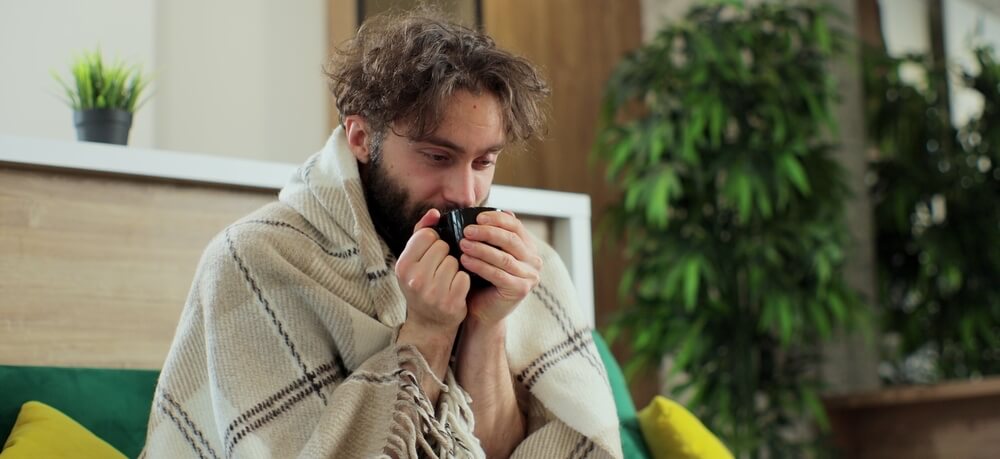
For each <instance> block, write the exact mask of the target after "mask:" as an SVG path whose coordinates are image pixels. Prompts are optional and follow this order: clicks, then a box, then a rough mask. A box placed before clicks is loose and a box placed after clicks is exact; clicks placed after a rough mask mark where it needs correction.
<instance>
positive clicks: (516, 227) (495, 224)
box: [464, 212, 542, 269]
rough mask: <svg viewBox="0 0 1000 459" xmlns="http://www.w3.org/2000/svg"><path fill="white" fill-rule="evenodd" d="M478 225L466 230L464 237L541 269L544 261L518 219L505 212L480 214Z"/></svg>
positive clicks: (470, 226)
mask: <svg viewBox="0 0 1000 459" xmlns="http://www.w3.org/2000/svg"><path fill="white" fill-rule="evenodd" d="M476 223H478V224H476V225H469V226H468V227H466V228H465V233H464V236H465V237H466V238H467V239H469V240H471V241H476V242H484V243H486V244H489V245H491V246H494V247H496V248H499V249H500V250H502V251H504V252H507V253H508V254H510V255H512V256H513V257H514V258H515V259H517V260H520V261H522V262H525V263H527V264H529V265H531V266H533V267H535V268H536V269H541V267H542V259H541V257H539V256H538V250H537V249H536V248H535V244H534V241H533V239H532V238H531V236H530V235H529V234H528V231H527V230H526V229H525V228H524V225H523V224H522V223H521V221H520V220H518V219H517V217H514V216H513V215H512V214H508V213H504V212H483V213H481V214H479V217H478V218H477V219H476ZM487 261H489V260H487ZM496 261H503V260H496ZM503 262H507V261H503ZM498 266H501V265H498Z"/></svg>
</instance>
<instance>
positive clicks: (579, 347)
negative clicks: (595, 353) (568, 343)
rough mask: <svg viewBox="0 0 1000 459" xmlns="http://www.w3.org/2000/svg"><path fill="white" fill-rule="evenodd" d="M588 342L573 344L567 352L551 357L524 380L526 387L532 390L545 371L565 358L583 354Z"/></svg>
mask: <svg viewBox="0 0 1000 459" xmlns="http://www.w3.org/2000/svg"><path fill="white" fill-rule="evenodd" d="M586 344H587V343H576V344H574V345H573V347H572V348H570V349H567V350H566V352H564V353H562V354H560V355H559V356H558V357H556V358H554V359H550V360H549V361H547V362H545V364H544V365H542V366H541V367H539V368H538V371H537V372H536V373H535V374H534V375H532V376H531V377H530V378H528V380H527V381H525V382H524V388H525V389H527V390H531V388H532V387H534V386H535V383H536V382H538V379H539V378H541V377H542V375H543V374H545V372H547V371H549V369H551V368H552V367H555V366H556V365H558V364H559V362H562V361H563V360H566V359H567V358H569V357H572V356H573V355H574V354H582V353H583V352H584V349H585V346H586Z"/></svg>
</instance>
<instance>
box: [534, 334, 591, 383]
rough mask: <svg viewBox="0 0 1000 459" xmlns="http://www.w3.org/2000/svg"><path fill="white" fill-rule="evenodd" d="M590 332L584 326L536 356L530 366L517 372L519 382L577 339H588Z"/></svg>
mask: <svg viewBox="0 0 1000 459" xmlns="http://www.w3.org/2000/svg"><path fill="white" fill-rule="evenodd" d="M589 332H590V329H589V328H584V329H581V330H577V331H576V333H573V334H571V335H569V336H568V337H566V339H564V340H562V342H560V343H559V344H556V345H555V346H553V347H552V348H550V349H549V350H547V351H545V352H544V353H543V354H542V355H540V356H538V357H536V358H535V360H532V361H531V363H530V364H528V366H527V367H525V368H524V370H521V372H520V373H518V374H517V380H518V382H523V381H524V378H527V377H528V374H529V373H531V372H532V371H534V369H535V367H537V366H539V365H541V364H542V363H544V362H545V361H546V360H548V359H550V358H552V357H553V356H555V355H556V354H557V353H558V352H561V351H562V350H563V349H566V348H568V347H570V346H572V345H573V344H575V343H576V342H577V341H581V340H584V339H586V337H587V336H589ZM591 339H593V338H592V337H591Z"/></svg>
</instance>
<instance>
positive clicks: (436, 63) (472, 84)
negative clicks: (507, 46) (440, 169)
mask: <svg viewBox="0 0 1000 459" xmlns="http://www.w3.org/2000/svg"><path fill="white" fill-rule="evenodd" d="M326 75H327V77H328V78H329V87H330V91H331V92H332V93H333V96H334V97H335V98H336V102H337V110H338V111H339V112H340V121H341V123H343V120H344V117H345V116H349V115H360V116H362V117H363V118H364V119H365V120H366V121H367V122H368V124H369V127H370V128H371V129H372V131H373V134H374V137H375V139H373V140H375V141H376V142H377V141H378V140H380V139H381V138H382V136H383V135H384V133H385V130H386V129H387V128H389V127H392V125H393V124H394V123H396V122H397V121H399V122H401V124H402V126H400V127H401V128H403V129H405V132H404V133H403V134H404V135H406V136H407V137H409V138H412V139H424V138H426V137H428V136H430V135H431V134H433V132H434V131H435V130H437V128H438V126H439V125H440V123H441V121H442V118H443V116H444V112H443V110H444V105H445V104H446V103H447V102H448V100H449V98H450V96H451V95H452V94H453V93H454V92H455V91H457V90H466V91H469V92H472V93H474V94H481V93H482V92H483V91H488V92H489V93H491V94H493V95H494V96H496V98H497V101H498V102H499V104H500V107H501V111H502V116H503V121H504V129H505V134H506V138H507V141H508V142H511V143H521V142H523V141H525V140H527V139H529V138H531V137H534V136H540V135H541V133H542V129H543V126H544V123H545V110H544V108H543V107H542V101H543V100H544V99H545V97H546V96H547V95H548V94H549V87H548V85H547V84H546V83H545V81H544V80H543V79H542V77H541V75H540V74H539V72H538V70H537V69H536V68H535V67H534V66H533V65H532V64H531V63H530V62H528V61H527V60H526V59H524V58H522V57H518V56H515V55H513V54H511V53H509V52H507V51H504V50H502V49H500V48H498V47H497V46H496V43H494V41H493V39H492V38H490V37H489V36H487V35H485V34H483V33H482V32H479V31H476V30H473V29H470V28H468V27H464V26H461V25H458V24H455V23H453V22H450V21H448V20H446V19H444V17H443V15H442V14H441V13H440V12H439V11H436V10H433V9H429V8H421V9H419V10H416V11H411V12H408V13H403V14H391V15H390V14H384V15H380V16H377V17H375V18H372V19H369V20H368V21H365V23H364V25H362V26H361V28H360V30H358V33H357V36H356V37H355V38H353V39H351V40H349V41H347V42H346V43H345V44H344V46H343V47H341V48H340V49H339V50H338V51H337V53H336V54H335V56H334V57H333V59H331V61H330V63H329V64H328V66H327V68H326Z"/></svg>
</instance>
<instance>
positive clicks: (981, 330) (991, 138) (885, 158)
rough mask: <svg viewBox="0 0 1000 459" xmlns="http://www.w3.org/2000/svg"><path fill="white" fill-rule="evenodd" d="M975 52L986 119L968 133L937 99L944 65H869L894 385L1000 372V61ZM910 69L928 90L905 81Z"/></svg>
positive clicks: (892, 61) (923, 60)
mask: <svg viewBox="0 0 1000 459" xmlns="http://www.w3.org/2000/svg"><path fill="white" fill-rule="evenodd" d="M974 55H975V56H976V59H977V64H978V66H979V68H980V71H979V73H978V74H976V75H970V74H965V75H964V78H963V81H964V84H965V86H966V87H968V88H970V89H972V90H974V91H976V92H978V93H979V94H980V95H981V96H982V98H983V111H982V113H981V114H980V115H978V116H976V117H974V118H972V119H971V120H970V121H969V122H968V124H966V125H965V126H955V125H954V124H953V122H952V117H951V115H950V111H949V109H948V106H947V98H946V97H944V96H945V95H941V94H937V89H936V88H941V87H946V86H943V85H942V84H940V83H941V82H943V81H944V79H945V78H947V72H946V71H945V68H944V66H942V65H933V64H932V63H931V62H930V59H929V58H928V57H926V56H919V55H913V56H907V57H904V58H891V57H889V56H887V55H885V53H884V51H881V52H880V51H876V50H872V51H870V54H869V57H868V59H867V65H866V68H867V70H866V75H867V78H866V92H867V93H868V103H867V106H868V115H867V119H868V133H869V137H870V139H869V141H870V142H871V143H872V144H873V146H874V147H875V148H876V150H877V151H878V155H879V157H878V159H877V160H876V161H875V162H874V163H873V164H872V171H873V172H874V176H875V177H876V181H875V183H874V185H873V187H872V197H873V202H874V203H875V216H876V221H877V229H878V233H877V237H878V239H877V246H878V265H879V280H880V282H879V284H880V289H879V297H880V303H881V304H882V306H883V309H884V316H883V327H884V329H885V332H886V336H888V337H890V338H893V344H894V345H893V346H891V347H892V348H893V349H891V352H890V353H889V354H890V355H888V356H887V357H888V359H887V361H886V363H885V364H884V365H883V369H882V375H881V376H882V378H883V380H885V382H887V383H889V384H911V383H925V384H926V383H934V382H938V381H941V380H945V379H968V378H978V377H983V376H988V375H1000V351H998V349H1000V291H998V290H997V281H998V279H1000V250H998V247H1000V206H998V205H997V204H996V203H997V202H998V200H1000V168H998V167H997V166H998V164H1000V135H998V132H997V129H996V126H997V125H996V123H997V120H1000V86H998V85H1000V63H998V62H997V61H996V57H995V53H994V51H993V50H992V49H991V48H986V47H979V48H976V49H975V50H974ZM904 64H905V65H908V66H909V67H910V68H911V69H920V70H921V72H920V73H921V74H922V75H924V79H925V80H926V84H913V83H910V82H907V81H906V80H904V79H902V78H901V77H900V72H899V70H900V66H902V65H904Z"/></svg>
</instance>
